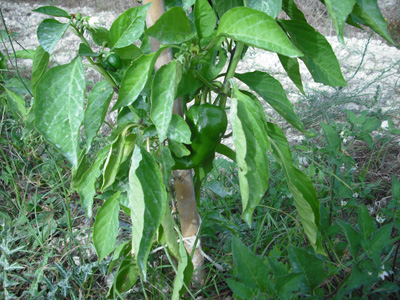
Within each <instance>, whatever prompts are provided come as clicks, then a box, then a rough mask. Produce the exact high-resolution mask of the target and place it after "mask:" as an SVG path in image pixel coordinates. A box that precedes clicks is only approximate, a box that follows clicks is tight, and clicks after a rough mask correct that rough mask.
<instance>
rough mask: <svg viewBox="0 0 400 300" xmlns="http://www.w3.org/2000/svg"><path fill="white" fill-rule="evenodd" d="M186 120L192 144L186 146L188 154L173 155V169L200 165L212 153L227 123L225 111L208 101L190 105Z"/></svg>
mask: <svg viewBox="0 0 400 300" xmlns="http://www.w3.org/2000/svg"><path fill="white" fill-rule="evenodd" d="M186 121H187V123H188V125H189V127H190V130H191V133H192V144H191V145H188V146H187V147H188V148H189V150H190V154H189V155H188V156H184V157H180V158H178V157H174V159H175V165H174V166H173V169H175V170H176V169H192V168H194V167H197V166H200V165H201V164H202V163H203V162H204V161H205V160H206V159H208V158H210V157H211V156H212V155H214V153H215V148H216V147H217V146H218V144H219V143H220V142H221V138H222V136H223V135H224V133H225V131H226V128H227V125H228V119H227V117H226V113H225V111H224V110H223V109H221V108H220V107H218V106H215V105H212V104H208V103H206V104H201V105H194V106H192V107H190V108H189V110H188V111H187V113H186Z"/></svg>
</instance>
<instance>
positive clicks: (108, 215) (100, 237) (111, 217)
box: [93, 192, 121, 262]
mask: <svg viewBox="0 0 400 300" xmlns="http://www.w3.org/2000/svg"><path fill="white" fill-rule="evenodd" d="M120 194H121V192H116V193H115V194H114V195H112V196H111V197H110V198H108V199H107V200H106V202H104V204H103V205H102V206H101V207H100V208H99V210H98V212H97V215H96V220H95V221H94V224H93V244H94V247H95V248H96V252H97V255H98V257H99V261H100V262H101V261H102V260H103V259H104V258H105V257H106V256H107V255H108V254H110V253H111V251H113V250H114V248H115V246H116V241H117V236H118V228H119V221H118V216H119V200H118V198H119V196H120Z"/></svg>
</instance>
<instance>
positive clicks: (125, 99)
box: [113, 53, 155, 110]
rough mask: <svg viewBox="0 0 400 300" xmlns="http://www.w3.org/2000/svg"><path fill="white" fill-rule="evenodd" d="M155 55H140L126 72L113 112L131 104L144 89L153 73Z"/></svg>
mask: <svg viewBox="0 0 400 300" xmlns="http://www.w3.org/2000/svg"><path fill="white" fill-rule="evenodd" d="M154 57H155V53H151V54H148V55H142V56H140V57H139V58H138V59H136V60H134V61H133V63H132V65H131V66H130V67H129V68H128V69H127V70H126V72H125V75H124V78H123V79H122V82H121V88H120V90H119V94H118V100H117V103H115V105H114V107H113V110H115V109H118V108H121V107H124V106H128V105H130V104H132V103H133V102H134V101H135V100H136V99H137V98H138V97H139V95H140V92H141V91H142V90H143V88H144V87H145V85H146V83H147V80H148V78H149V76H150V74H151V72H152V71H153V66H154Z"/></svg>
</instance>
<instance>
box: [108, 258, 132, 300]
mask: <svg viewBox="0 0 400 300" xmlns="http://www.w3.org/2000/svg"><path fill="white" fill-rule="evenodd" d="M138 277H139V272H138V267H137V265H136V261H135V258H134V257H132V256H131V255H130V254H128V255H127V256H125V257H124V259H123V260H122V262H121V264H120V265H119V267H118V270H117V272H116V273H115V277H114V282H113V285H112V286H111V289H110V291H109V292H108V295H109V298H108V299H116V298H117V293H116V292H117V291H118V293H120V294H121V293H125V292H127V291H129V290H130V289H131V288H132V287H133V286H134V285H135V283H136V281H137V279H138ZM110 297H112V298H110Z"/></svg>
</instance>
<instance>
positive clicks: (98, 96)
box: [83, 81, 114, 152]
mask: <svg viewBox="0 0 400 300" xmlns="http://www.w3.org/2000/svg"><path fill="white" fill-rule="evenodd" d="M113 94H114V90H113V89H112V87H111V86H110V84H109V83H108V82H107V81H99V82H98V83H96V84H95V86H94V87H93V89H92V90H91V91H90V94H89V98H88V102H87V107H86V110H85V119H84V121H83V124H84V126H85V137H86V145H87V152H89V150H90V146H91V144H92V142H93V139H94V138H95V136H96V134H97V132H98V131H99V129H100V126H101V125H102V124H103V122H104V118H105V117H106V114H107V110H108V106H109V105H110V101H111V98H112V96H113Z"/></svg>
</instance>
